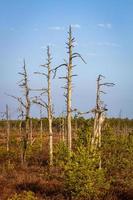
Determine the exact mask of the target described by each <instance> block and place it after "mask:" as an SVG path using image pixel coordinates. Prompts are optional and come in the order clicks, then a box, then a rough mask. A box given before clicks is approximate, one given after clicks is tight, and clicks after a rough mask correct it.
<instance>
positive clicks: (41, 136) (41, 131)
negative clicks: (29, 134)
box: [40, 119, 43, 151]
mask: <svg viewBox="0 0 133 200" xmlns="http://www.w3.org/2000/svg"><path fill="white" fill-rule="evenodd" d="M40 139H41V143H40V144H41V145H40V148H41V151H42V147H43V124H42V119H40Z"/></svg>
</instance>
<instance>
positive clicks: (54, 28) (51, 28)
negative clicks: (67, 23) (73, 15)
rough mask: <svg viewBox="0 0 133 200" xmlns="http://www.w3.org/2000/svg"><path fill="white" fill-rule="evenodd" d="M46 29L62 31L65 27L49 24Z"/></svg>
mask: <svg viewBox="0 0 133 200" xmlns="http://www.w3.org/2000/svg"><path fill="white" fill-rule="evenodd" d="M48 29H50V30H55V31H62V30H64V29H65V27H64V26H50V27H48Z"/></svg>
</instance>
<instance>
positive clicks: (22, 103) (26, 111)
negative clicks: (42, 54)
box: [8, 60, 31, 164]
mask: <svg viewBox="0 0 133 200" xmlns="http://www.w3.org/2000/svg"><path fill="white" fill-rule="evenodd" d="M22 69H23V71H22V72H19V73H18V74H19V75H21V77H22V79H21V80H20V81H19V82H18V84H19V87H20V88H22V92H23V98H21V97H16V96H13V95H8V96H11V97H12V98H14V99H16V100H17V101H18V103H19V108H20V112H21V115H22V118H23V117H24V121H25V130H24V131H22V132H23V133H22V164H25V163H26V151H27V146H28V134H29V126H30V124H29V123H30V106H31V101H30V87H29V80H28V74H27V70H26V64H25V60H24V61H23V68H22Z"/></svg>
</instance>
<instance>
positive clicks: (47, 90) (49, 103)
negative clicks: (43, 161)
mask: <svg viewBox="0 0 133 200" xmlns="http://www.w3.org/2000/svg"><path fill="white" fill-rule="evenodd" d="M51 60H52V58H51V54H50V48H49V46H48V47H47V63H46V64H44V65H41V66H42V67H43V68H46V70H47V72H46V73H45V72H43V73H42V72H35V74H40V75H43V76H45V77H46V78H47V88H42V89H40V91H42V93H41V95H40V96H42V95H43V94H47V102H46V101H44V100H43V99H42V97H39V98H37V99H36V100H34V101H33V102H34V103H36V104H39V105H41V106H42V107H44V108H45V109H46V110H47V114H48V125H49V164H50V165H53V131H52V120H53V119H52V118H53V113H52V95H51V78H52V73H53V70H52V69H51ZM38 91H39V90H38Z"/></svg>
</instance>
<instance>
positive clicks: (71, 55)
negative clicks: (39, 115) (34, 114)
mask: <svg viewBox="0 0 133 200" xmlns="http://www.w3.org/2000/svg"><path fill="white" fill-rule="evenodd" d="M74 42H75V38H74V37H73V36H72V28H71V26H70V27H69V31H68V42H67V43H66V45H67V47H66V48H67V49H68V52H67V53H68V61H66V60H65V63H63V64H61V65H59V66H58V67H57V68H55V72H56V70H57V69H58V68H60V67H62V66H65V67H66V70H67V74H66V76H65V77H60V78H61V79H66V86H65V87H64V88H65V89H66V94H65V98H66V103H67V144H68V149H69V151H71V149H72V125H71V118H72V77H74V76H77V75H76V74H73V67H75V65H73V59H74V58H81V60H82V61H83V62H84V63H85V61H84V59H83V58H82V57H81V55H80V54H79V53H77V52H73V48H74Z"/></svg>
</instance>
